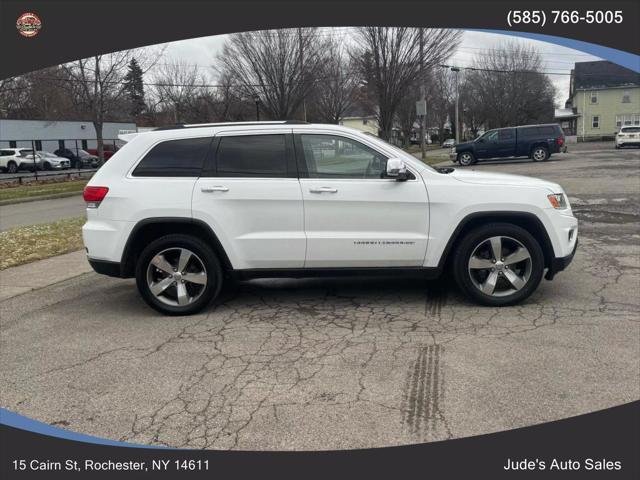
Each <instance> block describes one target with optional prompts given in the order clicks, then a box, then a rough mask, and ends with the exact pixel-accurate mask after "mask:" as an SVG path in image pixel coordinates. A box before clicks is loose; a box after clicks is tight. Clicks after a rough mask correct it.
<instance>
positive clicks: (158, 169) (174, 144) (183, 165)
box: [133, 137, 212, 177]
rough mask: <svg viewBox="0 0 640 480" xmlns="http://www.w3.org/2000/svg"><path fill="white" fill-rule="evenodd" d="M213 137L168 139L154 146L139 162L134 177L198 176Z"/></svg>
mask: <svg viewBox="0 0 640 480" xmlns="http://www.w3.org/2000/svg"><path fill="white" fill-rule="evenodd" d="M211 140H212V139H211V138H210V137H205V138H185V139H182V140H168V141H165V142H162V143H159V144H157V145H156V146H154V147H153V148H152V149H151V150H150V151H149V152H148V153H147V154H146V155H145V156H144V158H143V159H142V160H141V161H140V163H138V165H137V166H136V168H135V170H134V171H133V176H134V177H198V176H200V173H201V172H202V167H203V165H204V160H205V158H206V156H207V152H208V151H209V145H211Z"/></svg>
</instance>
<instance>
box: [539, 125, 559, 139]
mask: <svg viewBox="0 0 640 480" xmlns="http://www.w3.org/2000/svg"><path fill="white" fill-rule="evenodd" d="M538 133H540V135H542V136H543V137H552V136H554V135H555V133H556V131H555V129H554V128H553V127H538Z"/></svg>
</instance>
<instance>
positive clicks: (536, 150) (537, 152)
mask: <svg viewBox="0 0 640 480" xmlns="http://www.w3.org/2000/svg"><path fill="white" fill-rule="evenodd" d="M531 159H532V160H533V161H534V162H546V161H547V160H548V159H549V149H548V148H547V147H543V146H542V145H539V146H537V147H533V148H532V149H531Z"/></svg>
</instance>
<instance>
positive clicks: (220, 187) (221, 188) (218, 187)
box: [200, 185, 229, 193]
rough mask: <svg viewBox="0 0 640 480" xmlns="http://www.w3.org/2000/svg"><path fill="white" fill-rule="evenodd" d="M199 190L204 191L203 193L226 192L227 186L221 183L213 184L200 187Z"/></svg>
mask: <svg viewBox="0 0 640 480" xmlns="http://www.w3.org/2000/svg"><path fill="white" fill-rule="evenodd" d="M200 191H202V192H204V193H211V192H228V191H229V188H227V187H225V186H223V185H214V186H213V187H202V188H201V189H200Z"/></svg>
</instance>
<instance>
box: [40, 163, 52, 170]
mask: <svg viewBox="0 0 640 480" xmlns="http://www.w3.org/2000/svg"><path fill="white" fill-rule="evenodd" d="M42 169H43V170H51V164H50V163H49V162H44V163H43V164H42Z"/></svg>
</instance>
